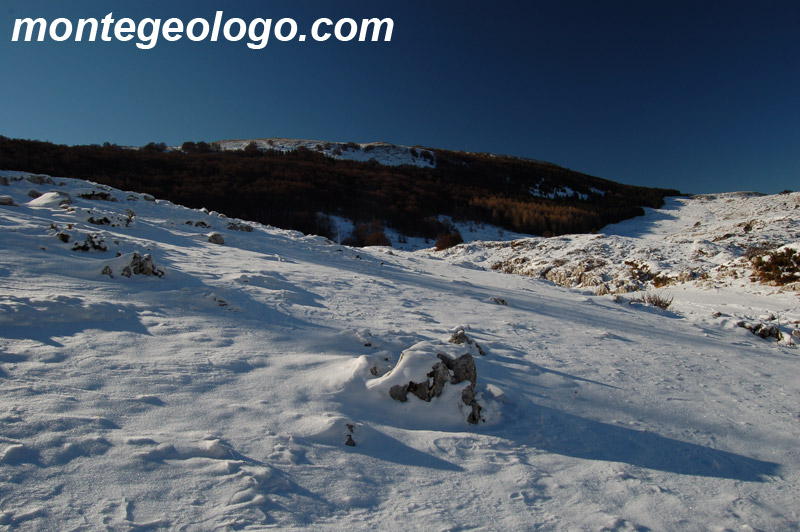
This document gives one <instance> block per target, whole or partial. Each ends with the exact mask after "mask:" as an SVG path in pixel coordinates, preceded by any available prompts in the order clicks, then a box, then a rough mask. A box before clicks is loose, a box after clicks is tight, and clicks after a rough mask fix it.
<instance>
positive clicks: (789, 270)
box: [751, 248, 800, 286]
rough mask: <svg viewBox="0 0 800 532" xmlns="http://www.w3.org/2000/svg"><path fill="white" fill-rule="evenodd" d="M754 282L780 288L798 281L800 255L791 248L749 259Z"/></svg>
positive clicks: (799, 275)
mask: <svg viewBox="0 0 800 532" xmlns="http://www.w3.org/2000/svg"><path fill="white" fill-rule="evenodd" d="M751 263H752V264H753V277H754V280H758V281H761V282H762V283H770V284H775V285H778V286H782V285H785V284H789V283H794V282H797V281H800V254H798V253H797V251H796V250H794V249H792V248H784V249H783V250H781V251H772V252H770V253H768V254H766V255H757V256H754V257H753V258H752V259H751Z"/></svg>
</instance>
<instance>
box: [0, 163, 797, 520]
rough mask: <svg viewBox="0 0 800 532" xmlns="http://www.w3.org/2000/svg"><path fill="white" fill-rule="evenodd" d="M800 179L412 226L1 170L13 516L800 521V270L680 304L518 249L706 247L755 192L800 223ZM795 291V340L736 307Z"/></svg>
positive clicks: (680, 258)
mask: <svg viewBox="0 0 800 532" xmlns="http://www.w3.org/2000/svg"><path fill="white" fill-rule="evenodd" d="M437 161H441V159H439V158H437ZM797 202H798V197H797V195H789V196H769V197H752V196H746V195H721V196H718V197H716V198H710V197H705V198H703V197H700V198H686V199H681V200H680V201H675V202H671V203H668V204H667V205H666V208H665V209H663V210H659V209H653V210H648V211H647V213H646V215H645V216H643V217H640V218H636V219H634V220H630V221H627V222H625V223H624V224H622V225H619V226H615V227H611V228H609V229H608V232H603V233H601V235H578V236H575V235H573V236H568V237H565V238H563V239H555V240H551V241H545V240H541V241H539V240H536V239H531V240H527V241H519V242H521V243H522V244H520V245H517V249H516V250H515V249H514V245H513V244H491V243H475V244H469V245H466V246H463V247H461V248H455V249H453V250H449V251H445V252H433V251H431V250H424V251H417V252H406V251H402V250H392V249H389V248H385V247H374V248H365V249H353V248H348V247H344V246H339V245H336V244H334V243H332V242H331V241H329V240H327V239H325V238H321V237H310V236H305V235H303V234H301V233H298V232H294V231H286V230H281V229H276V228H274V227H270V226H265V225H262V224H259V223H257V222H253V221H248V220H241V219H236V218H231V217H226V216H224V215H221V214H219V213H215V212H209V211H208V210H204V211H202V210H195V209H190V208H186V207H182V206H179V205H176V204H174V203H172V202H169V201H166V200H163V199H159V198H154V197H153V196H151V195H149V194H145V193H141V192H138V191H136V192H125V191H122V190H119V189H114V188H111V187H108V186H105V185H101V184H96V183H92V182H89V181H83V180H78V179H67V178H61V177H49V176H44V175H38V174H30V173H27V172H12V171H5V172H0V282H1V283H2V288H3V289H2V293H0V386H2V394H0V525H3V526H5V527H8V528H9V529H11V530H50V529H59V530H96V529H107V530H266V529H275V528H277V529H281V530H299V529H313V530H331V531H332V530H365V531H366V530H376V529H379V530H509V531H523V530H545V531H561V530H597V531H629V530H654V531H678V530H681V531H682V530H736V531H745V530H797V529H798V528H800V514H799V513H798V509H797V504H796V501H797V500H798V499H799V498H800V453H799V452H798V447H797V441H800V423H798V405H797V397H798V394H799V393H800V381H798V379H797V378H796V376H797V367H798V366H797V365H798V350H797V347H796V345H795V344H794V342H793V341H792V334H793V330H794V329H796V328H797V322H798V321H800V310H799V309H800V302H799V301H798V296H797V293H796V292H792V291H789V290H780V289H779V288H778V287H772V286H768V285H764V284H761V283H757V282H752V281H750V280H749V277H748V276H739V279H737V280H735V281H732V282H727V279H729V278H727V277H720V278H719V282H717V284H716V285H714V286H711V285H709V284H702V283H699V284H698V283H696V282H694V281H689V282H682V281H676V284H672V285H670V286H669V287H668V288H667V290H668V291H669V292H668V293H669V294H670V295H671V296H673V297H674V302H673V304H672V306H671V307H670V308H669V309H667V310H661V309H658V308H654V307H651V306H647V305H643V304H629V301H628V300H627V297H629V296H627V295H624V294H623V295H622V296H620V298H616V299H615V298H614V296H613V295H611V294H608V295H605V296H596V295H592V292H591V291H589V290H588V289H586V288H566V287H564V286H557V285H554V284H553V283H552V282H551V281H549V280H547V279H543V278H541V277H540V276H539V275H534V276H527V275H512V274H503V273H501V272H499V271H495V270H493V269H492V267H491V266H492V265H493V264H494V263H495V262H500V261H504V260H507V259H511V258H513V257H514V255H512V253H522V251H521V250H525V249H528V250H532V249H535V248H536V247H537V246H538V245H540V244H546V243H547V242H553V243H554V246H561V248H557V251H555V252H554V253H562V252H563V256H564V257H567V260H569V259H568V257H569V253H568V251H575V250H578V249H579V248H580V246H581V244H582V243H590V241H589V240H588V239H591V238H594V239H601V238H602V239H605V240H606V241H607V243H608V244H609V245H608V246H607V250H606V254H605V255H604V256H603V257H604V258H605V259H606V260H608V261H609V262H611V261H614V262H616V261H618V260H622V259H625V258H626V256H627V254H626V251H625V250H624V249H623V250H621V251H615V248H616V247H617V246H620V247H623V248H624V247H626V246H627V248H626V249H630V250H633V251H634V253H635V257H636V260H644V258H643V256H640V255H639V254H640V253H643V250H645V249H647V248H648V247H651V246H656V245H658V246H660V247H659V248H658V251H656V250H655V249H654V255H655V253H656V252H657V253H661V254H663V260H662V259H658V260H659V261H660V262H658V263H657V265H658V271H659V272H665V273H670V272H679V271H682V270H683V268H684V266H685V265H686V266H687V267H692V268H700V266H701V264H700V262H701V260H702V258H701V257H702V256H701V255H700V254H697V253H695V252H694V250H695V249H699V250H703V252H704V253H706V252H708V251H709V250H711V249H714V248H713V246H712V245H711V244H709V243H707V242H706V241H709V242H710V241H713V239H714V235H720V236H722V235H725V234H726V233H728V232H735V231H732V230H730V231H729V230H728V229H726V227H725V224H727V223H731V224H735V223H738V220H739V219H740V217H741V219H753V220H757V219H763V220H765V223H764V225H763V226H761V225H759V224H753V227H752V229H751V231H750V232H749V233H748V234H751V233H752V234H755V235H759V236H758V239H760V238H761V237H767V235H768V237H769V238H771V239H774V240H775V241H776V242H781V243H789V244H791V243H792V242H794V243H796V242H797V232H796V231H797V220H798V217H797V214H796V213H797V212H798V210H795V208H794V205H792V204H793V203H794V204H797ZM726 218H727V219H726ZM698 221H699V222H701V225H700V226H697V227H696V223H697V222H698ZM767 221H768V222H767ZM684 231H685V232H684ZM692 231H698V232H700V234H698V235H697V236H696V237H695V236H692V234H693V233H692ZM681 234H682V235H683V236H681V237H678V236H675V237H670V236H669V235H681ZM692 238H696V239H698V240H700V241H701V242H700V243H699V244H698V243H697V242H695V243H693V242H692V241H691V239H692ZM745 238H746V235H744V228H741V231H739V232H736V235H735V237H733V236H732V237H728V238H726V239H723V240H720V241H719V242H717V243H716V244H718V245H724V244H720V242H723V241H724V240H732V241H733V240H735V241H736V242H742V243H744V239H745ZM581 239H587V240H586V241H585V242H584V241H583V240H581ZM709 239H710V240H709ZM570 242H573V243H570ZM562 243H563V244H562ZM712 243H713V242H712ZM534 244H535V246H534ZM505 246H508V248H506V247H505ZM598 249H601V248H600V247H598ZM576 255H577V253H576ZM731 256H733V253H732V254H731ZM726 257H728V256H727V255H723V256H720V257H719V261H720V262H719V263H720V264H722V263H724V261H725V260H728V259H727V258H726ZM544 258H545V256H544V255H543V254H542V255H531V259H530V261H534V262H535V261H538V260H544ZM734 259H735V257H734ZM650 260H653V261H655V260H656V258H655V256H653V257H651V259H650ZM731 260H733V259H731ZM687 261H688V262H687ZM692 261H696V262H692ZM654 264H655V263H654ZM670 265H672V266H670ZM615 267H616V266H614V265H609V266H608V269H607V270H605V271H607V272H609V274H610V273H613V272H615V271H616V270H615ZM653 269H654V270H655V267H654V268H653ZM710 279H714V277H713V275H712V276H711V277H710ZM657 290H658V293H660V291H662V290H664V289H663V288H661V289H657ZM650 293H652V290H651V292H650ZM765 312H775V313H780V316H781V318H780V321H779V322H778V323H777V326H778V327H779V329H780V331H781V332H782V333H783V335H785V337H784V339H783V340H782V341H781V342H778V341H776V340H775V339H774V338H768V339H762V338H760V337H758V336H757V335H754V334H751V333H750V332H749V331H748V330H746V329H745V328H743V327H738V326H736V325H735V324H733V323H731V322H732V321H733V317H734V316H739V317H741V316H752V317H754V318H758V317H759V316H762V315H764V314H765ZM717 313H718V315H717ZM720 317H728V321H722V320H720V319H718V318H720ZM773 322H774V321H773ZM795 341H796V340H795ZM470 361H471V362H470ZM442 376H444V378H441V377H442ZM412 383H414V386H411V384H412ZM436 393H438V395H436ZM420 396H422V397H425V398H426V399H427V400H423V399H421V398H419V397H420ZM398 399H405V401H404V402H401V401H400V400H398ZM475 405H477V406H475ZM476 412H477V414H476Z"/></svg>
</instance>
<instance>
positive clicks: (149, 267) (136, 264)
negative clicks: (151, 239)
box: [122, 251, 164, 277]
mask: <svg viewBox="0 0 800 532" xmlns="http://www.w3.org/2000/svg"><path fill="white" fill-rule="evenodd" d="M131 273H133V274H134V275H152V276H155V277H163V276H164V270H162V269H160V268H158V267H157V266H156V265H155V263H154V262H153V257H151V256H150V255H149V254H145V255H144V256H142V255H140V254H139V252H138V251H134V252H133V257H132V258H131V263H130V265H129V266H125V267H124V268H123V269H122V275H124V276H125V277H130V276H131Z"/></svg>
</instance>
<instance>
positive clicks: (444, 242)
mask: <svg viewBox="0 0 800 532" xmlns="http://www.w3.org/2000/svg"><path fill="white" fill-rule="evenodd" d="M462 242H464V239H463V238H461V233H459V232H458V231H454V232H452V233H447V234H442V235H439V238H438V239H437V240H436V251H442V250H444V249H449V248H451V247H453V246H457V245H459V244H461V243H462Z"/></svg>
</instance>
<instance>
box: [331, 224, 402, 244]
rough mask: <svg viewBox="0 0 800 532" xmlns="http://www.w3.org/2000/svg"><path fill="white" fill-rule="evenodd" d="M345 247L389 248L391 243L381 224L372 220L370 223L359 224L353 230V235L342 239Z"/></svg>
mask: <svg viewBox="0 0 800 532" xmlns="http://www.w3.org/2000/svg"><path fill="white" fill-rule="evenodd" d="M342 244H344V245H346V246H355V247H366V246H391V245H392V242H391V241H390V240H389V237H387V236H386V233H385V232H384V227H383V224H381V223H380V222H378V221H376V220H373V221H372V222H370V223H360V224H358V225H356V226H355V227H354V228H353V234H352V235H350V236H349V237H348V238H346V239H344V241H343V242H342Z"/></svg>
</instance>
